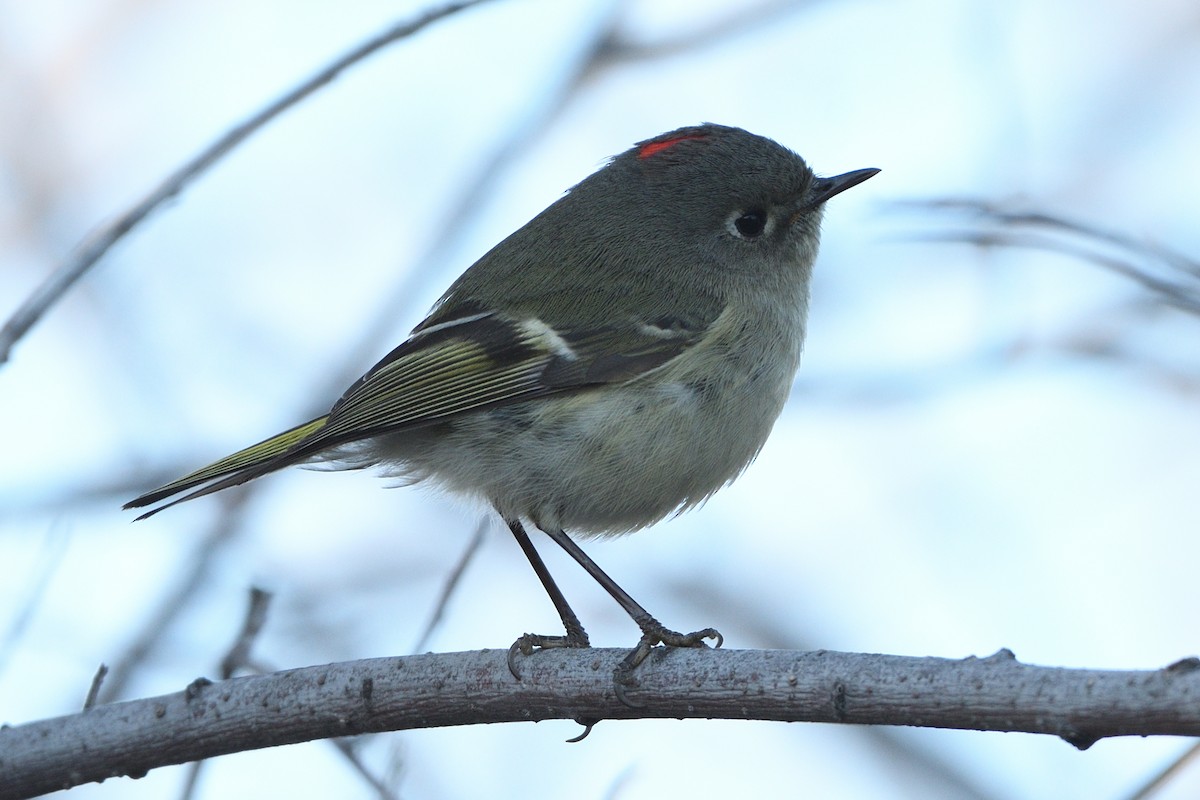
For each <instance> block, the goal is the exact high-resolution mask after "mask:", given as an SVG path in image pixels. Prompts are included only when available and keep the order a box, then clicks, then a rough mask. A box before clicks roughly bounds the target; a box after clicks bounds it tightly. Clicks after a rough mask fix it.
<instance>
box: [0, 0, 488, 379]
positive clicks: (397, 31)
mask: <svg viewBox="0 0 1200 800" xmlns="http://www.w3.org/2000/svg"><path fill="white" fill-rule="evenodd" d="M483 2H487V0H463V1H462V2H457V3H450V4H447V5H445V6H443V7H442V8H439V9H435V10H432V11H427V12H425V13H424V14H422V15H420V16H419V17H417V18H416V19H414V20H409V21H406V22H401V23H398V24H396V25H394V26H393V27H391V28H390V29H388V30H386V31H384V32H382V33H380V34H377V35H376V36H374V37H372V38H370V39H368V40H367V41H365V42H363V43H362V44H360V45H359V46H358V47H356V48H354V49H353V50H351V51H350V52H348V53H346V54H345V55H344V56H342V57H341V58H339V59H337V60H336V61H334V62H333V63H332V64H330V65H329V66H327V67H325V68H324V69H322V70H321V71H320V72H318V73H317V74H315V75H313V76H312V77H310V78H309V79H308V80H306V81H304V82H302V83H301V84H300V85H298V86H296V87H295V88H293V89H292V90H291V91H289V92H287V93H286V94H284V95H283V96H282V97H280V98H279V99H277V100H276V101H275V102H273V103H270V104H269V105H267V106H266V107H264V108H263V109H262V110H260V111H258V112H257V113H256V114H254V115H253V116H251V117H250V118H249V119H247V120H245V121H243V122H242V123H240V124H238V125H236V126H234V127H233V128H232V129H230V130H229V131H228V132H227V133H226V134H225V135H224V136H222V137H221V138H220V139H218V140H217V141H215V142H213V143H212V144H211V145H209V147H207V148H206V149H205V150H203V151H202V152H201V153H199V154H198V155H197V156H196V157H194V158H193V159H192V160H191V161H189V162H187V163H186V164H184V165H183V166H182V167H181V168H179V169H178V170H177V171H176V172H175V173H174V174H172V175H170V176H168V177H167V179H166V180H165V181H163V183H162V184H160V185H159V186H158V188H156V189H155V190H154V191H152V192H151V193H150V194H149V195H147V196H146V197H145V199H143V200H142V201H141V202H140V203H138V204H137V205H135V206H133V207H132V208H130V209H129V210H128V211H126V212H125V213H124V214H122V215H121V216H120V217H118V218H117V219H116V220H114V221H113V222H111V223H109V224H108V225H106V226H104V227H103V228H101V229H100V230H98V231H96V232H95V233H93V234H92V235H91V236H89V237H88V238H87V239H85V240H84V241H83V242H82V243H81V244H80V245H79V246H78V247H77V248H76V250H75V253H74V255H72V256H71V257H70V258H68V260H67V261H66V262H65V263H64V264H62V265H61V266H60V267H59V268H58V269H57V270H55V271H54V272H53V273H51V275H50V276H49V277H48V278H47V279H46V280H45V281H44V282H43V283H42V284H41V286H39V287H38V288H37V289H35V290H34V292H33V294H31V295H30V296H29V297H28V298H27V299H26V300H25V302H24V303H23V304H22V305H21V307H20V308H18V309H17V310H16V311H15V312H14V313H13V315H12V316H11V317H10V318H9V319H8V321H7V322H5V323H4V327H3V328H0V364H3V363H4V362H6V361H8V359H9V356H10V355H11V353H12V348H13V346H14V345H15V344H16V343H17V342H18V341H20V339H21V337H23V336H24V335H25V333H26V332H27V331H28V330H29V329H30V328H31V327H33V325H34V324H36V323H37V321H38V320H39V319H41V317H42V315H43V314H45V313H46V311H47V309H49V308H50V306H52V305H53V304H54V303H55V302H56V301H57V300H58V299H59V298H60V297H62V296H63V295H64V294H65V293H66V291H67V290H68V289H70V288H71V286H72V285H74V283H75V282H76V281H77V280H79V278H80V277H82V276H83V274H84V273H85V272H87V270H88V269H90V268H91V266H92V265H93V264H95V263H96V262H97V261H99V260H100V259H101V258H103V256H104V254H105V253H107V252H108V250H109V249H110V248H111V247H112V246H113V245H114V244H116V243H117V242H118V241H119V240H120V239H121V238H122V237H123V236H125V235H126V234H127V233H129V232H130V231H131V230H133V229H134V228H135V227H136V226H137V225H139V224H140V223H141V222H142V221H143V220H145V219H146V218H147V217H148V216H150V214H151V213H152V212H154V211H156V210H157V209H159V208H160V207H162V205H163V204H164V203H165V202H166V201H167V200H170V199H171V198H172V197H174V196H175V195H177V194H179V192H181V191H182V190H183V189H184V187H186V186H187V184H188V183H189V182H191V181H192V180H193V179H194V178H196V177H197V176H199V175H200V174H202V173H203V172H204V171H205V170H207V169H208V168H209V167H211V166H212V165H213V164H215V163H216V162H217V161H219V160H220V159H221V158H223V157H224V156H226V155H227V154H228V153H229V152H230V151H231V150H233V149H234V148H236V147H237V146H238V145H239V144H241V143H242V142H243V141H245V140H246V139H247V138H249V137H250V136H251V135H252V134H254V133H255V132H257V131H258V130H259V129H261V128H262V127H263V126H264V125H266V124H267V123H268V122H270V121H271V120H273V119H274V118H275V117H277V116H279V115H280V114H282V113H283V112H284V111H286V110H288V109H289V108H291V107H292V106H294V105H295V104H296V103H298V102H300V101H301V100H303V99H304V98H306V97H308V96H309V95H310V94H312V93H313V92H315V91H316V90H317V89H320V88H321V87H322V86H324V85H326V84H327V83H330V82H331V81H333V80H334V79H335V78H336V77H337V76H338V75H339V74H340V73H341V72H342V71H344V70H345V69H347V68H348V67H351V66H353V65H354V64H357V63H358V62H359V61H362V60H363V59H365V58H367V57H368V56H370V55H372V54H373V53H375V52H376V51H378V50H380V49H381V48H383V47H386V46H387V45H390V44H392V43H393V42H396V41H398V40H400V39H404V38H406V37H408V36H411V35H413V34H414V33H416V32H417V31H419V30H421V29H422V28H424V27H426V26H427V25H429V24H431V23H433V22H436V21H438V20H440V19H443V18H444V17H448V16H450V15H451V14H455V13H457V12H459V11H462V10H463V9H466V8H470V7H472V6H477V5H479V4H480V3H483Z"/></svg>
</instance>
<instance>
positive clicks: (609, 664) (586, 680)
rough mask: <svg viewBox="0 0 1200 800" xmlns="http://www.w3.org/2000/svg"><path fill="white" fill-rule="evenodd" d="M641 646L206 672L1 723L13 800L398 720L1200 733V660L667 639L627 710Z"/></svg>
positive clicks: (426, 724) (392, 726)
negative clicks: (1048, 659) (161, 689)
mask: <svg viewBox="0 0 1200 800" xmlns="http://www.w3.org/2000/svg"><path fill="white" fill-rule="evenodd" d="M626 655H627V652H626V651H625V650H619V649H589V650H573V649H558V650H549V651H545V652H539V653H537V654H535V655H534V656H532V657H529V658H526V659H525V660H524V661H523V663H522V673H523V680H522V681H520V682H518V681H515V680H513V679H512V676H511V675H510V674H509V672H508V666H507V663H506V658H505V657H506V651H505V650H484V651H478V652H468V653H444V654H429V655H417V656H406V657H404V658H379V659H370V660H365V661H355V662H349V663H344V664H328V665H323V666H319V667H307V668H304V669H295V670H288V671H285V672H279V673H274V674H271V675H265V676H254V677H245V678H234V679H232V680H229V681H225V682H223V683H220V684H215V685H205V684H203V683H201V682H197V683H194V684H192V685H191V686H189V687H188V689H187V690H186V691H183V692H177V693H175V694H171V695H163V696H160V697H154V698H148V699H145V700H136V701H130V702H125V703H113V704H110V705H106V706H99V707H96V708H93V709H91V710H89V711H88V712H86V713H83V714H76V715H72V716H67V717H59V718H57V719H50V720H43V721H40V722H31V723H27V724H25V725H16V726H12V727H6V728H0V753H3V758H0V800H15V799H16V798H24V797H30V796H34V795H37V794H41V793H44V792H48V791H52V790H55V789H64V788H68V787H70V786H75V785H79V784H81V783H87V782H91V781H96V780H103V779H105V778H110V777H113V776H117V775H144V774H145V773H146V772H147V771H149V770H151V769H154V768H156V767H160V766H165V765H168V764H180V763H184V762H188V761H194V760H196V759H200V758H208V757H212V756H216V755H222V754H225V753H233V752H240V751H245V750H251V749H255V748H262V747H271V746H276V745H282V744H293V743H296V742H302V741H310V740H313V739H318V738H329V737H341V736H347V735H357V734H362V733H377V732H380V731H386V730H403V729H413V728H430V727H443V726H449V725H478V724H485V723H497V722H520V721H525V722H533V721H538V720H546V719H574V720H581V719H584V720H617V719H635V718H654V719H666V718H679V719H683V718H690V719H706V718H711V719H716V718H720V719H747V720H749V719H756V720H775V721H789V722H801V721H808V722H840V723H847V724H862V725H919V726H924V727H934V728H960V729H965V730H991V731H1024V732H1027V733H1044V734H1050V735H1053V736H1059V737H1061V738H1063V739H1065V740H1066V741H1067V742H1069V743H1070V744H1072V745H1074V746H1075V747H1078V748H1081V749H1082V748H1086V747H1089V746H1090V745H1091V744H1093V743H1094V742H1096V741H1097V740H1099V739H1101V738H1104V737H1109V736H1155V735H1177V736H1197V735H1200V659H1197V658H1188V659H1183V660H1181V661H1179V662H1177V663H1175V664H1172V665H1171V666H1169V667H1166V668H1164V669H1159V670H1154V671H1141V672H1138V671H1101V670H1084V669H1060V668H1052V667H1036V666H1030V665H1026V664H1021V663H1019V662H1018V661H1017V660H1016V659H1015V658H1014V657H1013V655H1012V653H1010V652H1008V651H1007V650H1001V651H1000V652H998V653H996V654H995V655H993V656H989V657H988V658H966V659H962V660H949V659H941V658H911V657H903V656H883V655H870V654H855V653H835V652H830V651H817V652H813V653H801V652H796V651H782V650H709V649H690V648H684V649H671V650H666V651H664V650H662V649H656V650H655V652H654V653H653V654H652V656H651V657H650V658H648V659H647V660H646V662H644V663H643V664H642V665H641V666H640V667H639V668H638V671H637V673H636V679H637V685H636V686H635V687H629V688H628V689H627V691H628V692H629V693H630V694H631V695H632V696H633V697H635V698H636V700H637V701H638V706H637V707H636V708H633V707H630V706H629V705H626V704H624V703H621V702H620V701H619V700H618V699H617V698H616V695H615V693H614V691H613V670H614V669H615V668H616V667H617V666H618V665H619V664H620V663H621V660H622V659H623V658H625V656H626Z"/></svg>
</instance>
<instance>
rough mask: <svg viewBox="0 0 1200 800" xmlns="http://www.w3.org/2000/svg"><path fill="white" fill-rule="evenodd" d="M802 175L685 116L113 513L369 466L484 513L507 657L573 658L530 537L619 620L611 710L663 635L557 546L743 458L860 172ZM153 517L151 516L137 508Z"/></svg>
mask: <svg viewBox="0 0 1200 800" xmlns="http://www.w3.org/2000/svg"><path fill="white" fill-rule="evenodd" d="M878 172H879V170H878V169H874V168H870V169H859V170H854V171H852V172H847V173H844V174H841V175H837V176H834V177H817V176H816V174H815V173H814V172H813V171H812V169H810V167H809V166H808V164H807V163H806V162H805V161H804V159H802V158H801V157H800V156H799V155H797V154H796V153H794V152H793V151H791V150H789V149H788V148H786V147H784V146H783V145H780V144H779V143H777V142H775V141H773V140H772V139H769V138H767V137H763V136H759V135H756V134H752V133H750V132H748V131H746V130H743V129H741V128H736V127H729V126H723V125H716V124H712V123H705V124H702V125H695V126H688V127H683V128H679V129H676V130H673V131H669V132H666V133H663V134H660V135H658V136H655V137H652V138H650V139H646V140H643V141H640V142H638V143H636V144H635V145H633V146H632V147H631V148H629V149H628V150H626V151H625V152H622V153H620V154H619V155H616V156H614V157H613V158H611V159H610V160H609V161H608V162H607V163H606V164H605V165H604V166H602V167H601V168H600V169H599V170H597V171H596V172H594V173H593V174H591V175H590V176H588V177H587V178H585V179H584V180H582V181H581V182H579V183H578V184H576V185H575V186H574V187H573V188H571V189H569V190H568V191H567V192H566V193H565V194H564V195H563V196H562V197H561V198H559V199H558V200H557V201H555V202H554V203H553V204H551V205H550V206H549V207H548V208H546V209H545V210H544V211H542V212H541V213H540V214H538V215H537V216H536V217H534V218H533V219H532V220H530V221H529V222H528V223H526V224H525V225H524V226H523V227H521V228H520V229H518V230H517V231H515V232H514V233H513V234H511V235H510V236H508V237H507V238H505V239H504V240H503V241H501V242H500V243H499V244H497V245H496V246H495V247H493V248H492V249H491V250H490V251H489V252H487V253H486V254H485V255H484V256H483V257H481V258H480V259H479V260H478V261H476V262H475V263H474V264H473V265H472V266H471V267H470V268H469V269H467V270H466V271H465V272H464V273H463V274H462V275H461V276H460V277H459V278H458V279H457V280H456V281H454V282H453V283H452V285H451V286H450V288H449V289H448V290H447V291H446V293H445V294H444V295H442V297H441V298H440V299H439V300H438V301H437V302H436V303H435V305H434V306H433V309H432V310H431V311H430V313H429V314H428V316H426V317H425V319H424V320H422V321H421V322H420V323H419V324H418V325H417V326H416V327H415V328H414V329H413V330H412V333H411V334H410V336H409V337H408V338H407V339H406V340H405V341H403V342H402V343H401V344H400V345H399V346H398V347H396V348H395V349H393V350H392V351H391V352H390V353H388V354H387V355H386V356H384V357H383V358H382V360H380V361H379V362H378V363H377V364H376V365H375V366H373V367H372V368H371V369H369V370H368V371H367V372H366V373H365V374H364V375H363V376H362V377H361V378H359V379H358V380H357V381H355V382H354V383H353V384H352V385H351V386H350V387H349V388H348V389H347V390H346V391H345V393H344V394H343V395H342V396H341V397H340V398H339V399H338V400H337V401H336V402H334V403H333V404H332V407H331V408H330V410H329V412H328V413H327V414H324V415H322V416H319V417H317V418H315V419H312V420H309V421H307V422H304V423H302V424H300V425H297V426H296V427H293V428H291V429H289V430H286V431H284V432H282V433H279V434H277V435H275V436H272V437H270V438H268V439H265V440H264V441H261V442H259V443H257V444H254V445H251V446H250V447H247V448H245V449H242V450H239V451H237V452H235V453H233V454H232V455H229V456H226V457H225V458H222V459H220V460H218V461H215V462H214V463H212V464H209V465H208V466H205V467H202V468H200V469H198V470H196V471H194V472H192V473H190V474H188V475H185V476H183V477H181V478H179V479H178V480H174V481H172V482H170V483H167V484H166V485H164V486H161V487H159V488H157V489H154V490H152V491H149V492H146V493H145V494H142V495H141V496H139V497H137V498H135V499H133V500H131V501H129V502H128V503H126V505H125V508H146V507H149V506H155V507H154V508H152V509H150V510H149V511H146V512H145V513H143V514H142V515H141V516H140V517H138V519H144V518H146V517H149V516H152V515H153V514H156V513H158V512H160V511H162V510H164V509H166V508H169V507H171V506H174V505H176V504H178V503H181V502H184V501H189V500H193V499H195V498H199V497H202V496H204V495H208V494H211V493H213V492H217V491H220V490H222V489H227V488H229V487H232V486H236V485H239V484H242V483H245V482H246V481H250V480H254V479H257V478H260V477H262V476H264V475H267V474H269V473H272V472H275V471H277V470H280V469H282V468H284V467H288V466H291V465H296V464H313V463H319V464H323V465H328V466H332V467H334V468H361V467H375V468H377V469H378V470H379V471H380V472H381V473H383V474H384V475H387V476H391V477H394V478H400V479H402V482H405V483H425V484H430V485H433V486H436V487H440V488H442V489H446V490H449V491H451V492H453V493H458V494H461V495H465V496H467V497H471V498H476V499H480V500H482V501H484V502H485V503H487V504H488V505H490V506H491V507H492V508H494V509H495V511H496V513H497V514H498V515H499V517H500V518H501V519H502V520H503V521H504V523H505V524H506V526H507V527H508V529H509V530H510V531H511V533H512V535H513V536H514V538H515V539H516V541H517V544H518V545H519V546H520V548H521V550H522V551H523V552H524V554H525V556H526V557H527V558H528V560H529V562H530V564H531V565H532V567H533V570H534V572H535V573H536V575H537V577H538V579H539V580H540V582H541V583H542V585H543V587H544V588H545V590H546V592H547V594H548V595H549V597H550V600H551V601H552V603H553V604H554V606H555V609H556V610H557V612H558V614H559V616H560V618H561V620H562V624H563V627H564V631H565V632H564V634H562V635H540V634H530V633H526V634H524V635H522V636H521V637H519V638H518V639H517V640H516V641H515V642H514V643H513V644H512V646H511V647H510V648H509V651H508V665H509V668H510V670H511V671H512V673H513V675H514V676H516V677H517V678H518V679H519V678H520V670H519V666H518V659H519V657H520V656H531V655H532V654H533V653H534V652H535V651H538V650H542V649H546V648H558V647H572V648H574V647H589V646H590V644H591V643H590V640H589V637H588V634H587V633H586V631H585V629H584V627H583V625H582V624H581V622H580V620H579V618H578V616H577V615H576V614H575V612H574V611H573V610H572V609H571V607H570V605H569V604H568V603H567V600H566V599H565V596H564V595H563V593H562V591H561V590H560V589H559V587H558V585H557V584H556V583H555V581H554V578H553V577H552V575H551V574H550V571H549V570H548V569H547V567H546V564H545V562H544V561H543V560H542V558H541V556H540V555H539V553H538V550H537V549H536V547H535V546H534V544H533V541H532V539H531V537H530V534H529V531H528V528H527V524H528V525H531V526H533V527H534V528H536V529H537V530H540V531H542V532H544V533H545V534H546V535H547V536H548V537H549V538H550V539H551V540H552V541H554V542H555V543H556V544H557V545H558V546H560V547H561V548H562V549H563V550H565V551H566V552H567V553H568V554H569V555H570V556H571V557H572V558H573V559H574V560H575V561H577V562H578V563H579V564H580V565H581V566H582V567H583V568H584V569H585V570H586V571H587V572H588V573H589V574H590V575H591V576H592V577H593V578H594V579H595V580H596V581H597V582H598V583H599V584H600V585H601V586H602V587H603V588H604V589H605V591H607V592H608V593H609V594H610V595H611V596H612V597H613V599H614V600H615V601H616V602H617V603H618V604H619V605H620V606H621V608H622V609H624V611H625V612H626V613H627V614H628V615H629V616H630V618H631V619H632V620H633V621H634V622H635V623H636V624H637V626H638V628H639V630H640V631H641V638H640V639H639V641H638V643H637V645H636V647H634V648H633V649H632V650H631V651H630V652H629V654H628V655H627V656H626V658H625V659H623V660H622V662H621V663H620V664H619V665H618V667H617V668H616V669H615V671H614V675H615V683H614V685H615V687H616V688H617V692H618V697H620V698H621V699H622V701H623V702H626V703H630V700H629V699H628V696H627V694H626V692H625V688H624V687H626V686H627V685H629V684H630V683H631V681H632V678H631V675H632V672H633V670H634V668H636V667H637V666H638V665H639V664H641V663H642V661H643V660H644V659H645V658H646V657H647V655H648V654H649V653H650V652H651V651H652V650H653V649H654V648H655V647H658V646H666V647H668V648H670V647H702V646H705V644H706V641H713V642H714V643H715V646H718V647H719V646H720V644H721V643H722V641H723V639H722V637H721V634H720V633H719V632H718V631H716V630H715V629H713V628H703V629H700V630H696V631H692V632H690V633H680V632H677V631H674V630H672V629H669V628H667V627H665V626H664V625H663V624H662V623H660V622H659V621H658V620H657V619H656V618H655V617H653V616H652V615H651V614H650V613H649V612H648V611H647V610H646V609H645V608H644V607H643V606H642V605H640V604H639V603H638V602H636V601H635V600H634V599H633V598H632V597H631V596H630V595H629V594H628V593H626V592H625V591H624V590H623V589H622V588H621V587H620V586H619V585H618V584H617V583H616V581H614V580H613V579H612V578H611V577H609V575H608V574H607V573H605V572H604V571H603V570H602V569H601V568H600V567H599V566H598V565H597V564H596V563H595V562H594V561H592V559H591V558H590V557H589V556H588V555H587V554H586V553H585V552H584V550H583V549H582V547H581V546H580V544H579V542H578V541H577V540H586V539H589V538H595V537H611V536H617V535H622V534H627V533H630V532H633V531H636V530H640V529H642V528H645V527H647V526H649V525H652V524H654V523H656V522H658V521H660V520H662V519H664V518H666V517H669V516H672V515H675V514H678V513H681V512H683V511H685V510H688V509H690V508H694V507H696V506H698V505H700V504H701V503H703V502H704V501H705V500H706V499H707V498H709V497H710V496H711V495H712V494H713V493H715V492H716V491H718V490H719V489H721V488H722V487H723V486H725V485H727V484H729V483H731V482H732V481H733V480H734V479H735V478H737V477H738V476H739V475H740V474H741V473H742V472H743V470H744V469H745V468H746V467H747V466H748V465H749V464H750V463H751V462H752V461H753V460H754V458H755V457H756V456H757V454H758V452H759V451H760V449H761V448H762V446H763V444H764V443H765V442H766V440H767V437H768V434H769V433H770V431H771V428H772V426H773V425H774V423H775V421H776V419H777V418H778V416H779V414H780V412H781V411H782V409H783V406H784V403H785V402H786V399H787V397H788V394H789V391H790V389H791V385H792V383H793V382H794V379H795V374H796V372H797V369H798V367H799V363H800V355H801V349H802V347H803V344H804V339H805V332H806V320H807V314H808V306H809V289H810V283H811V278H812V268H813V263H814V260H815V259H816V256H817V249H818V244H819V238H820V222H821V217H822V212H823V209H824V205H825V203H826V201H828V200H829V199H830V198H832V197H833V196H835V195H837V194H839V193H841V192H843V191H845V190H847V189H849V188H851V187H853V186H856V185H858V184H860V183H862V182H863V181H865V180H867V179H869V178H871V177H872V176H873V175H875V174H876V173H878ZM155 504H158V505H155Z"/></svg>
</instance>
